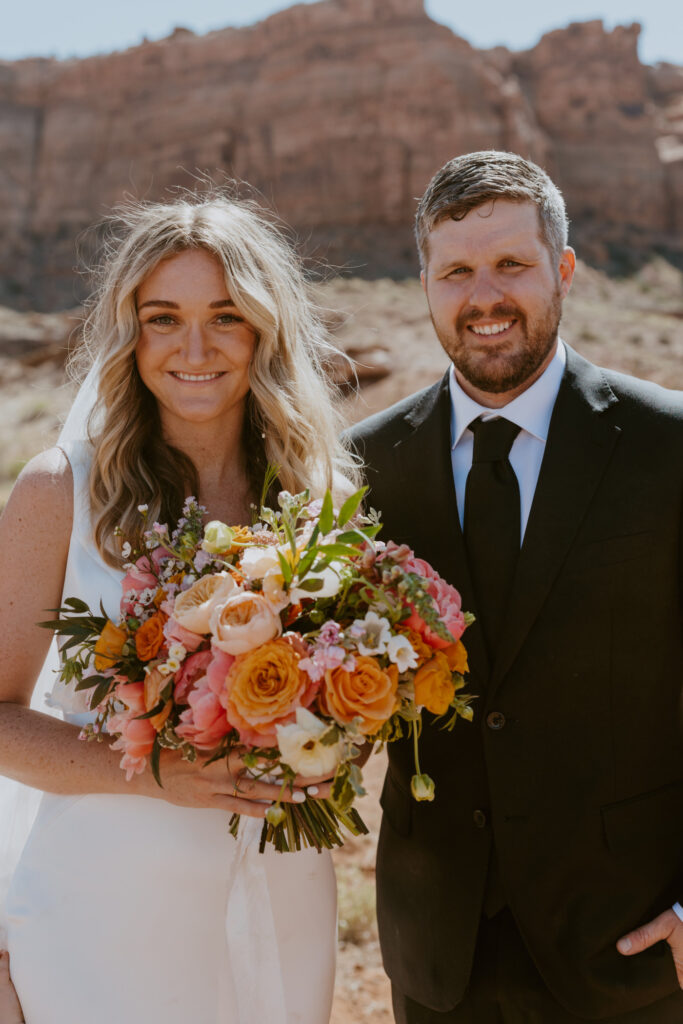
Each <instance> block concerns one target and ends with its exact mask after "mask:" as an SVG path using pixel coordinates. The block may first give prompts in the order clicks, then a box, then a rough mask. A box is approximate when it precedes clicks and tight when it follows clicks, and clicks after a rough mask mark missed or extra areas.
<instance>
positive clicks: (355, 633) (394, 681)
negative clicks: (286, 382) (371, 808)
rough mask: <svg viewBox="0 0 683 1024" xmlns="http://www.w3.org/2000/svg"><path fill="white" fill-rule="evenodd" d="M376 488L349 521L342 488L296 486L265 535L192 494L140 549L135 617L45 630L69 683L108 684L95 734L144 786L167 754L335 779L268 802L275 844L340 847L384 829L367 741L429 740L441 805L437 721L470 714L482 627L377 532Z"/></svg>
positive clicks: (349, 505) (272, 514)
mask: <svg viewBox="0 0 683 1024" xmlns="http://www.w3.org/2000/svg"><path fill="white" fill-rule="evenodd" d="M364 491H365V489H362V490H360V491H358V492H357V493H356V494H354V495H353V496H352V497H350V498H349V499H348V500H347V501H346V502H345V503H344V504H343V505H342V507H341V509H339V510H338V511H336V510H335V509H334V508H333V503H332V498H331V496H330V494H329V492H328V493H327V494H326V495H325V498H324V499H323V500H322V501H319V500H318V501H311V500H310V496H309V493H308V492H303V493H302V494H297V495H292V494H289V493H288V492H286V491H283V492H282V493H281V494H280V495H279V498H278V504H279V508H278V509H272V508H268V507H266V506H265V505H264V506H262V507H261V511H260V517H259V521H258V522H257V523H256V524H255V525H254V526H252V527H251V528H246V527H243V526H238V527H234V526H232V527H231V526H228V525H226V524H225V523H222V522H218V521H213V522H210V523H208V525H204V517H205V509H204V508H202V506H201V505H199V503H198V502H197V501H196V500H195V499H194V498H188V499H187V501H186V502H185V506H184V509H183V514H182V518H181V519H180V520H179V522H178V523H177V525H175V526H174V527H172V528H171V527H169V526H168V525H166V524H163V525H162V524H159V523H154V524H153V525H152V526H151V528H149V529H147V530H146V531H145V532H144V544H145V548H144V550H133V549H132V548H131V545H130V543H128V542H125V543H124V544H123V556H124V558H126V559H127V561H126V563H125V565H124V570H125V576H124V577H123V581H122V598H121V610H120V618H119V619H118V621H116V622H114V621H112V620H111V619H109V618H108V617H107V616H106V614H105V613H104V609H100V611H101V612H102V614H94V613H93V612H92V611H91V610H90V608H88V607H87V605H86V604H85V603H84V602H83V601H81V600H80V599H79V598H78V597H71V598H69V599H67V600H66V601H65V605H64V607H63V608H60V609H58V611H59V614H60V618H59V619H56V620H53V621H50V622H45V623H41V625H44V626H46V627H48V628H50V629H54V630H56V632H57V633H58V634H59V635H60V636H61V637H62V638H63V639H62V641H61V653H62V661H61V669H60V674H61V678H62V680H63V681H64V682H65V683H67V684H71V685H73V686H74V687H75V689H76V690H91V691H92V695H91V698H90V707H91V708H92V709H93V710H96V719H95V721H94V723H93V724H91V725H89V726H87V727H86V728H85V729H84V730H83V733H82V736H83V737H84V738H88V739H103V738H105V737H111V738H113V740H114V742H113V744H112V746H113V748H114V749H116V750H120V751H121V753H122V758H121V767H122V769H124V770H125V771H126V775H127V777H128V778H129V779H130V778H131V777H132V775H133V774H134V773H137V772H142V771H144V769H145V767H146V765H147V764H148V762H149V764H150V767H151V770H152V771H153V773H154V775H155V778H156V780H157V782H158V783H159V785H163V780H162V778H161V776H160V771H159V758H160V752H161V750H162V749H163V748H169V749H172V750H177V751H179V752H180V754H181V755H182V757H184V758H187V759H188V760H190V761H194V760H195V759H197V758H198V757H201V758H204V759H205V760H206V762H207V763H208V762H210V761H214V760H217V759H220V758H225V757H226V756H227V755H228V754H229V753H230V752H231V751H232V750H233V749H235V748H237V749H238V750H239V751H240V753H241V754H242V757H243V761H244V764H245V766H246V767H245V771H246V772H248V773H249V774H250V776H251V777H253V778H263V779H265V780H266V781H269V782H276V783H277V784H279V785H280V786H281V787H282V788H281V794H284V793H285V791H286V789H287V788H288V787H289V788H291V787H292V786H293V785H294V780H295V777H296V775H302V776H306V777H313V776H330V777H332V776H333V777H334V781H333V785H332V793H331V798H330V799H329V800H322V799H321V800H316V799H313V798H312V797H310V796H309V797H307V799H306V801H305V802H304V803H301V804H295V803H290V802H283V801H281V800H277V801H276V802H275V803H274V804H272V805H271V806H270V807H269V808H268V810H267V812H266V816H265V822H264V827H263V832H262V836H261V849H263V848H264V847H265V844H266V843H273V844H274V845H275V847H276V848H277V849H278V850H280V851H286V850H292V849H300V848H301V846H302V845H303V846H308V845H310V846H314V847H316V848H318V849H320V848H322V847H331V846H333V845H341V843H342V839H341V835H340V829H339V826H340V824H343V825H344V826H345V827H346V828H347V829H349V830H350V831H351V832H352V833H353V834H356V835H357V834H359V833H362V832H365V831H367V829H366V828H365V825H364V824H363V822H362V820H361V818H360V816H359V815H358V812H357V811H356V809H355V808H354V807H353V802H354V799H355V797H356V796H357V795H362V794H363V793H364V789H363V781H362V773H361V769H360V768H359V767H358V765H357V764H356V763H355V759H356V758H357V757H358V755H359V752H360V751H359V747H360V746H361V744H363V743H365V742H366V741H367V742H374V741H376V740H379V741H381V742H391V741H393V740H395V739H398V738H400V737H401V736H403V735H404V734H405V733H406V732H407V733H408V734H409V735H412V738H413V742H414V748H415V775H414V776H413V780H412V792H413V796H414V797H415V799H417V800H431V799H433V798H434V784H433V782H432V780H431V779H430V778H429V777H428V776H427V775H425V774H423V773H422V772H421V771H420V765H419V750H418V740H419V735H420V728H421V723H422V713H423V710H425V709H426V710H427V711H428V712H431V713H432V714H433V715H435V716H438V717H442V718H443V725H444V727H445V728H449V729H451V728H453V726H454V724H455V721H456V719H457V717H458V716H460V717H463V718H466V719H471V717H472V712H471V708H470V706H469V698H468V696H467V695H466V694H463V693H462V692H461V691H462V688H463V686H464V680H463V673H464V672H465V671H466V669H467V654H466V651H465V648H464V646H463V644H462V641H461V639H460V638H461V636H462V634H463V632H464V630H465V628H466V626H467V625H468V623H469V621H470V617H469V616H468V615H467V614H465V613H463V611H462V609H461V606H460V597H459V594H458V592H457V591H456V590H455V589H454V588H453V587H451V586H450V585H449V584H447V583H446V582H445V581H444V580H443V579H441V577H439V576H438V574H437V573H436V572H435V571H434V570H433V569H432V568H431V566H429V565H428V564H427V563H426V562H423V561H422V560H420V559H419V558H416V557H415V555H414V554H413V552H412V551H411V550H410V549H409V548H408V547H407V546H405V545H404V546H400V547H399V546H397V545H395V544H393V543H391V542H389V543H387V544H384V543H383V542H381V541H377V540H376V539H375V538H376V535H377V533H378V531H379V529H380V526H381V524H380V522H379V518H378V515H377V513H375V512H371V513H370V514H369V515H367V516H366V515H361V514H360V513H359V511H358V510H359V507H360V503H361V501H362V498H363V494H364ZM140 512H141V515H143V516H146V512H147V510H146V507H145V506H141V507H140ZM238 792H239V789H238ZM238 827H239V815H233V817H232V819H231V821H230V829H231V831H232V832H233V834H234V835H237V829H238Z"/></svg>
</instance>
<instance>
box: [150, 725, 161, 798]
mask: <svg viewBox="0 0 683 1024" xmlns="http://www.w3.org/2000/svg"><path fill="white" fill-rule="evenodd" d="M160 758H161V744H160V743H159V737H158V736H156V737H155V738H154V746H153V747H152V753H151V756H150V759H149V764H150V768H151V769H152V775H153V776H154V779H155V781H156V784H157V786H160V787H161V789H163V788H164V785H163V783H162V781H161V774H160V771H159V768H160Z"/></svg>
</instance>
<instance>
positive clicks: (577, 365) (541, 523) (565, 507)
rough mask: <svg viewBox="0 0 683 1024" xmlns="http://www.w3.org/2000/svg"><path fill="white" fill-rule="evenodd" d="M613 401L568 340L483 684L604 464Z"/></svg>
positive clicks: (503, 658) (531, 615) (533, 605)
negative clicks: (517, 554)
mask: <svg viewBox="0 0 683 1024" xmlns="http://www.w3.org/2000/svg"><path fill="white" fill-rule="evenodd" d="M616 401H617V398H616V396H615V395H614V393H613V392H612V390H611V389H610V387H609V385H608V383H607V381H606V380H605V378H604V377H603V376H602V374H601V372H600V370H599V369H598V368H597V367H595V366H593V365H592V364H591V363H589V362H587V361H586V360H585V359H582V358H581V356H579V355H577V353H575V352H574V351H573V350H572V349H569V348H568V349H567V365H566V368H565V373H564V377H563V379H562V384H561V386H560V391H559V393H558V396H557V401H556V403H555V409H554V411H553V416H552V419H551V422H550V429H549V433H548V441H547V445H546V452H545V456H544V459H543V464H542V466H541V472H540V475H539V478H538V484H537V486H536V492H535V495H534V500H533V504H532V508H531V513H530V516H529V522H528V524H527V528H526V532H525V535H524V543H523V545H522V550H521V552H520V557H519V562H518V566H517V573H516V576H515V581H514V585H513V591H512V596H511V599H510V605H509V610H508V615H507V618H506V621H505V626H504V628H503V633H502V636H501V640H500V645H499V650H498V656H497V658H496V664H495V666H494V669H493V676H492V680H491V687H490V690H491V692H493V690H494V689H495V687H496V686H497V685H498V684H499V682H500V680H501V679H502V678H503V676H504V675H505V673H506V672H507V671H508V669H509V668H510V666H511V664H512V662H513V661H514V659H515V658H516V656H517V654H518V653H519V651H520V649H521V647H522V645H523V643H524V641H525V639H526V637H527V635H528V633H529V630H530V629H531V627H532V626H533V624H534V622H535V620H536V618H537V616H538V614H539V612H540V610H541V608H542V607H543V604H544V602H545V600H546V598H547V596H548V593H549V592H550V589H551V587H552V585H553V582H554V580H555V579H556V577H557V575H558V573H559V572H560V570H561V568H562V565H563V563H564V562H565V560H566V558H567V556H568V554H569V551H570V548H571V546H572V544H573V542H574V539H575V537H576V534H577V532H578V530H579V527H580V525H581V522H582V520H583V518H584V516H585V514H586V511H587V509H588V506H589V504H590V501H591V498H592V497H593V494H594V493H595V490H596V488H597V486H598V484H599V483H600V480H601V478H602V476H603V474H604V472H605V469H606V468H607V464H608V462H609V460H610V458H611V455H612V450H613V448H614V445H615V444H616V442H617V439H618V436H619V433H620V429H619V427H617V426H615V425H613V424H611V423H610V422H608V421H607V418H606V417H604V416H603V415H602V413H604V412H605V410H606V409H608V408H609V406H611V405H612V404H613V403H615V402H616Z"/></svg>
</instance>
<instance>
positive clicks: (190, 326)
mask: <svg viewBox="0 0 683 1024" xmlns="http://www.w3.org/2000/svg"><path fill="white" fill-rule="evenodd" d="M136 305H137V313H138V319H139V321H140V338H139V341H138V344H137V348H136V350H135V358H136V361H137V366H138V371H139V373H140V376H141V378H142V380H143V382H144V384H145V385H146V386H147V388H149V390H150V391H151V393H152V394H153V395H154V397H155V398H156V400H157V402H158V403H159V412H160V415H161V421H162V423H163V425H164V428H165V429H166V430H169V429H170V430H171V431H172V433H173V434H174V435H177V433H178V431H179V430H180V431H182V429H183V426H186V425H187V424H189V423H192V424H204V423H211V422H213V423H215V424H216V425H220V426H221V427H225V429H227V430H230V429H234V430H240V429H241V424H242V417H243V415H244V402H245V398H246V395H247V393H248V391H249V364H250V362H251V358H252V355H253V352H254V345H255V343H256V332H255V330H254V328H253V327H252V326H251V325H250V324H248V323H247V322H246V321H245V320H244V318H243V317H242V316H240V314H239V313H238V311H237V309H236V308H235V306H234V305H233V304H232V301H231V298H230V296H229V295H228V293H227V288H226V285H225V277H224V274H223V268H222V267H221V264H220V263H219V262H218V259H217V258H216V257H215V256H213V255H212V254H211V253H209V252H207V251H206V250H205V249H186V250H185V251H184V252H181V253H178V254H177V255H175V256H170V257H169V258H168V259H165V260H162V262H161V263H159V264H158V265H157V266H156V267H155V268H154V270H153V271H152V272H151V274H150V275H149V276H148V277H146V278H145V280H144V281H143V282H142V284H141V285H140V287H139V288H138V290H137V296H136ZM181 436H182V434H181Z"/></svg>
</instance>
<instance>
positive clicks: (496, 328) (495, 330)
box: [471, 320, 514, 334]
mask: <svg viewBox="0 0 683 1024" xmlns="http://www.w3.org/2000/svg"><path fill="white" fill-rule="evenodd" d="M513 323H514V321H513V320H506V321H505V323H503V324H480V325H479V326H478V327H474V326H473V327H472V328H471V330H472V331H474V333H475V334H500V333H501V332H502V331H507V329H508V327H512V324H513Z"/></svg>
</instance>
